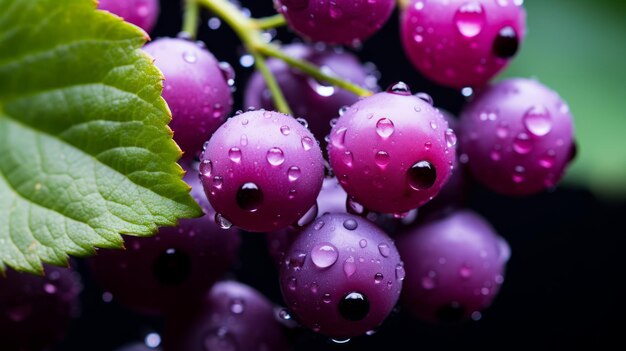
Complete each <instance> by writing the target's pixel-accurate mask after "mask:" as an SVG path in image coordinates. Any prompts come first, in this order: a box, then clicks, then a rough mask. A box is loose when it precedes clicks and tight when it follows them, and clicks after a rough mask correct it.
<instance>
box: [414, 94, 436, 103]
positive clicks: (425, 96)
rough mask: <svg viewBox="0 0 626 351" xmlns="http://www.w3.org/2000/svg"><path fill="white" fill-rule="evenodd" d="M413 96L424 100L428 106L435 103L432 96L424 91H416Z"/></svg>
mask: <svg viewBox="0 0 626 351" xmlns="http://www.w3.org/2000/svg"><path fill="white" fill-rule="evenodd" d="M415 96H416V97H418V98H419V99H421V100H423V101H426V102H427V103H428V104H429V105H430V106H433V105H434V104H435V101H434V100H433V97H432V96H430V95H428V94H426V93H417V94H415Z"/></svg>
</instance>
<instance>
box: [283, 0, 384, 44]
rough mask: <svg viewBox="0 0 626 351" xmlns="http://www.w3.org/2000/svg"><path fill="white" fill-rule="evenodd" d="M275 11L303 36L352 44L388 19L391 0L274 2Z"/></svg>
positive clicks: (290, 0) (367, 35)
mask: <svg viewBox="0 0 626 351" xmlns="http://www.w3.org/2000/svg"><path fill="white" fill-rule="evenodd" d="M274 5H275V7H276V10H277V11H278V12H280V13H282V14H283V15H284V16H285V18H286V19H287V23H288V24H289V26H290V27H291V28H292V29H294V30H295V31H296V32H298V33H299V34H300V35H302V36H303V37H305V38H307V39H310V40H312V41H322V42H326V43H329V44H348V45H354V44H355V43H358V42H361V41H363V40H365V39H367V38H368V37H370V36H371V35H372V34H374V33H375V32H377V31H378V30H379V29H380V28H381V27H382V26H383V25H384V24H385V23H386V22H387V20H388V19H389V16H391V13H392V12H393V9H394V7H395V1H394V0H376V1H371V0H368V1H359V0H334V1H326V0H274Z"/></svg>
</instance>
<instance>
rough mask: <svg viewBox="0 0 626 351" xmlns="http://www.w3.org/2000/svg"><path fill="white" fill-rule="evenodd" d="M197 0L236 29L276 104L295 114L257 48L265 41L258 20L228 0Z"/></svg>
mask: <svg viewBox="0 0 626 351" xmlns="http://www.w3.org/2000/svg"><path fill="white" fill-rule="evenodd" d="M195 1H196V2H197V3H198V4H200V5H203V6H205V7H206V8H207V9H209V10H211V11H213V13H214V14H215V15H217V16H218V17H220V18H221V19H223V20H224V22H226V23H227V24H228V25H229V26H230V27H231V28H232V29H233V30H234V31H235V33H236V34H237V36H238V37H239V39H241V42H242V43H243V45H244V46H245V47H246V49H247V50H248V51H249V52H250V54H251V55H252V57H254V65H255V66H256V68H257V69H258V70H259V72H261V75H263V79H265V83H266V84H267V87H268V88H269V90H270V92H271V93H272V99H273V100H274V106H276V108H277V109H278V111H280V112H282V113H285V114H288V115H293V114H292V112H291V109H290V108H289V104H287V100H285V96H284V95H283V92H282V91H281V90H280V87H279V86H278V82H276V78H275V77H274V75H273V74H272V72H271V71H270V70H269V68H268V67H267V64H266V63H265V57H263V56H262V55H261V54H260V53H259V51H258V50H257V47H258V46H259V44H258V43H263V40H262V39H261V32H260V31H259V30H258V29H257V25H256V22H255V21H254V20H252V19H250V18H248V17H246V16H244V15H243V14H242V13H241V11H239V9H238V8H237V7H236V6H235V5H233V4H232V3H230V2H228V1H227V0H195Z"/></svg>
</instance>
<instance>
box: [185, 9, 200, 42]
mask: <svg viewBox="0 0 626 351" xmlns="http://www.w3.org/2000/svg"><path fill="white" fill-rule="evenodd" d="M199 18H200V8H199V7H198V3H197V2H196V1H195V0H186V1H185V10H184V13H183V32H185V33H187V34H188V35H189V38H190V39H196V36H197V35H198V19H199Z"/></svg>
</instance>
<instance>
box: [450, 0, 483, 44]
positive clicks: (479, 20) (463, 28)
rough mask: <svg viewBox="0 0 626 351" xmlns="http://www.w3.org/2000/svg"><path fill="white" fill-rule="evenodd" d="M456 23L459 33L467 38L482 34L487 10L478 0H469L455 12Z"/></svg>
mask: <svg viewBox="0 0 626 351" xmlns="http://www.w3.org/2000/svg"><path fill="white" fill-rule="evenodd" d="M454 24H455V25H456V28H457V29H458V31H459V33H461V35H463V36H464V37H466V38H473V37H475V36H477V35H478V34H480V32H481V31H482V30H483V26H484V25H485V11H483V7H482V5H481V4H480V3H479V2H477V1H470V2H467V3H465V4H463V5H461V7H459V9H458V10H457V11H456V13H455V14H454Z"/></svg>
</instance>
